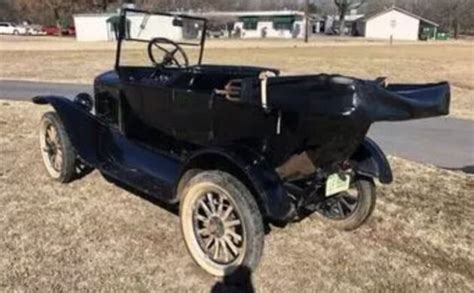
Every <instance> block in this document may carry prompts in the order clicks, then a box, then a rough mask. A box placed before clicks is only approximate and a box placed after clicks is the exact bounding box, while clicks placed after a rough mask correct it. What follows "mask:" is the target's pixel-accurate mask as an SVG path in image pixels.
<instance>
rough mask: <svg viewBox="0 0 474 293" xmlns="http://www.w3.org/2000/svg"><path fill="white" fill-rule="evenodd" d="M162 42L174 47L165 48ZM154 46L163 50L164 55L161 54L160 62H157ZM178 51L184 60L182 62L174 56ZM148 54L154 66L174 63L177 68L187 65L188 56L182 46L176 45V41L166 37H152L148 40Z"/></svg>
mask: <svg viewBox="0 0 474 293" xmlns="http://www.w3.org/2000/svg"><path fill="white" fill-rule="evenodd" d="M162 44H165V45H171V46H172V47H174V49H173V48H172V49H167V48H165V47H164V46H162ZM154 48H157V49H159V50H160V51H162V52H164V53H165V55H164V56H163V60H161V62H158V61H157V60H156V58H155V55H154V53H153V52H154V50H153V49H154ZM177 53H179V54H180V55H181V56H182V57H183V60H184V64H181V62H180V61H179V60H178V58H176V57H177V56H176V54H177ZM148 56H149V57H150V60H151V62H152V63H153V64H154V65H155V66H156V67H164V66H169V65H176V66H177V67H178V68H182V67H189V59H188V56H187V55H186V52H184V50H183V48H182V47H181V46H180V45H178V44H177V43H175V42H173V41H172V40H170V39H166V38H154V39H152V40H151V41H150V43H149V44H148Z"/></svg>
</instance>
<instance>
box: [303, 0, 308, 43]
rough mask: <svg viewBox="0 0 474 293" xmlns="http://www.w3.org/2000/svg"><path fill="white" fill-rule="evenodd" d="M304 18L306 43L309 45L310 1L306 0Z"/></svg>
mask: <svg viewBox="0 0 474 293" xmlns="http://www.w3.org/2000/svg"><path fill="white" fill-rule="evenodd" d="M304 18H305V25H304V26H305V28H304V42H305V43H307V42H308V41H309V0H305V9H304Z"/></svg>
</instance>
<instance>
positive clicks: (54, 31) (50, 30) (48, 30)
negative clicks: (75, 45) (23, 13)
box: [42, 25, 76, 36]
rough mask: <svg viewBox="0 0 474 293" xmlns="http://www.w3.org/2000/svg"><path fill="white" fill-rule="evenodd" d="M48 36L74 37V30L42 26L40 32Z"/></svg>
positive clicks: (73, 28)
mask: <svg viewBox="0 0 474 293" xmlns="http://www.w3.org/2000/svg"><path fill="white" fill-rule="evenodd" d="M42 31H43V32H44V33H45V34H46V35H48V36H59V35H63V36H75V35H76V28H75V27H73V26H70V27H66V28H61V30H60V29H59V28H58V27H57V26H53V25H51V26H44V27H43V30H42Z"/></svg>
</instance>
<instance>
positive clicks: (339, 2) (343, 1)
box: [334, 0, 366, 36]
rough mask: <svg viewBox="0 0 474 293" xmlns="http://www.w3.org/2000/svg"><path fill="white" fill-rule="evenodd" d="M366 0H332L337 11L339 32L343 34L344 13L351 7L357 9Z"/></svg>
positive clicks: (344, 26)
mask: <svg viewBox="0 0 474 293" xmlns="http://www.w3.org/2000/svg"><path fill="white" fill-rule="evenodd" d="M365 2H366V0H334V4H335V5H336V6H337V9H338V11H339V23H340V25H339V34H340V35H341V36H342V35H344V31H345V28H346V15H347V13H348V12H349V11H351V10H352V9H357V8H359V7H360V6H362V5H363V4H364V3H365Z"/></svg>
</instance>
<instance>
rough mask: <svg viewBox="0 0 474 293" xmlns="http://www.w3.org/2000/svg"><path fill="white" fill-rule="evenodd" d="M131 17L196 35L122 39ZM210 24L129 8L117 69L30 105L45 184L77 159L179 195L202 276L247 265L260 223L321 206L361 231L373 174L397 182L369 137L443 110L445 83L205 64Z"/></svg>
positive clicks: (163, 194) (65, 176)
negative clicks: (42, 107)
mask: <svg viewBox="0 0 474 293" xmlns="http://www.w3.org/2000/svg"><path fill="white" fill-rule="evenodd" d="M130 15H132V16H133V17H143V23H142V26H140V29H141V30H143V32H144V33H143V34H144V35H147V33H146V32H147V25H150V24H151V25H152V26H153V23H156V21H158V20H160V19H161V20H163V19H166V18H168V21H171V20H172V23H173V24H174V25H176V26H177V27H178V28H180V29H182V30H183V31H187V30H191V31H193V30H194V32H201V33H202V35H203V37H202V38H201V39H200V42H199V43H192V42H174V41H172V40H170V39H166V38H149V39H147V40H143V39H139V35H140V32H139V34H138V36H132V37H131V36H130V34H132V33H131V32H129V31H130V30H129V29H128V28H125V26H126V25H125V24H126V23H127V21H126V18H127V17H128V16H130ZM206 24H207V21H206V20H205V19H202V18H197V17H189V16H183V15H171V14H164V13H155V14H150V13H148V12H143V11H138V10H124V12H123V13H122V15H121V22H120V25H119V40H118V50H117V61H116V62H117V63H116V67H115V70H113V71H110V72H107V73H104V74H102V75H100V76H99V77H97V79H96V80H95V84H94V89H95V95H94V97H90V96H89V95H87V94H80V95H78V96H77V97H76V98H75V100H74V101H70V100H68V99H67V98H64V97H54V96H41V97H36V98H34V99H33V101H34V102H35V103H37V104H50V105H52V106H53V107H54V108H55V110H56V112H55V113H48V114H46V115H45V116H44V118H43V120H42V123H41V129H40V132H41V149H42V154H43V159H44V162H45V165H46V167H47V169H48V172H49V173H50V175H51V176H52V177H53V178H55V179H57V180H58V181H61V182H64V183H66V182H69V181H71V180H73V179H74V177H75V175H76V173H77V172H76V168H77V166H76V162H78V160H79V161H80V162H81V163H82V164H84V165H86V166H88V167H89V168H96V169H98V170H99V171H100V172H101V173H102V174H104V175H105V176H106V177H107V178H108V179H112V180H113V181H115V182H120V183H121V184H122V185H124V186H130V187H132V188H133V189H134V190H137V191H140V192H141V193H143V194H146V195H149V196H150V197H155V198H157V199H159V200H160V201H162V202H164V203H167V204H170V205H174V204H178V203H179V214H180V217H181V230H182V234H183V236H184V240H185V242H186V245H187V248H188V250H189V252H190V254H191V255H192V257H193V259H194V260H195V261H196V263H197V264H198V265H200V266H201V267H202V268H204V269H205V270H206V271H207V272H209V273H210V274H213V275H216V276H225V275H231V274H232V273H235V272H236V269H237V268H241V267H246V268H249V269H252V270H253V269H254V268H255V267H256V266H257V265H258V263H259V260H260V257H261V254H262V250H263V243H264V232H265V225H267V224H269V223H271V224H276V225H281V226H284V225H286V224H288V223H290V222H292V221H297V220H301V219H302V218H304V217H305V216H308V215H310V214H313V213H316V215H318V216H319V217H320V218H321V219H322V220H324V221H326V222H328V223H330V224H332V225H334V226H336V227H339V228H341V229H344V230H351V229H355V228H357V227H359V226H360V225H362V224H363V223H364V222H365V221H366V220H367V218H368V217H369V216H370V215H371V213H372V211H373V209H374V207H375V199H376V190H375V184H374V181H375V180H379V181H380V182H381V183H384V184H389V183H391V182H392V180H393V178H392V172H391V169H390V166H389V163H388V161H387V159H386V157H385V155H384V154H383V152H382V150H381V149H380V148H379V147H378V146H377V144H376V143H375V142H374V141H372V140H370V139H369V138H367V137H366V135H367V132H368V130H369V128H370V126H371V125H372V124H373V123H374V122H377V121H401V120H409V119H417V118H425V117H434V116H440V115H446V114H448V110H449V100H450V88H449V85H448V83H438V84H429V85H406V84H405V85H385V82H384V79H383V78H381V79H377V80H375V81H368V80H360V79H356V78H350V77H344V76H338V75H325V74H320V75H305V76H286V77H281V76H279V71H278V70H274V69H268V68H260V67H245V66H221V65H203V64H201V61H202V59H203V47H204V41H205V39H204V38H205V37H204V36H205V35H206V33H205V31H206ZM131 31H133V30H131ZM126 32H127V33H126ZM187 34H188V35H189V34H191V33H190V32H189V31H187ZM126 35H127V36H126ZM191 35H192V34H191ZM130 40H131V41H137V42H145V43H146V44H147V46H148V55H149V57H150V61H151V63H152V66H150V67H137V66H125V65H122V64H121V61H122V59H121V58H122V53H124V52H122V50H121V48H122V44H123V43H124V42H125V41H130ZM189 45H195V46H198V47H200V48H201V50H200V55H199V61H198V63H197V64H196V65H192V66H191V65H190V64H189V58H188V57H187V55H186V52H185V51H184V50H183V48H182V46H189ZM157 52H161V53H162V55H163V56H161V58H158V57H157V56H156V54H157Z"/></svg>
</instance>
